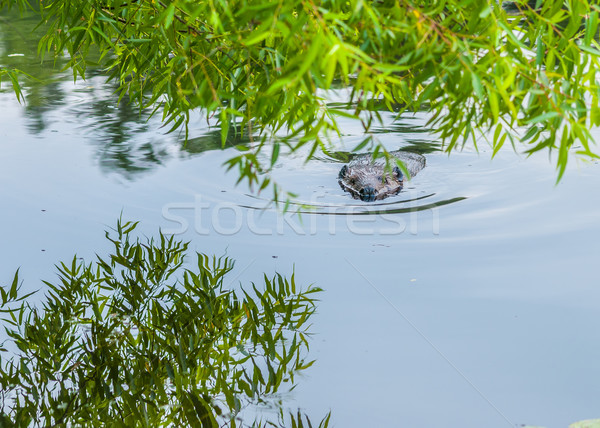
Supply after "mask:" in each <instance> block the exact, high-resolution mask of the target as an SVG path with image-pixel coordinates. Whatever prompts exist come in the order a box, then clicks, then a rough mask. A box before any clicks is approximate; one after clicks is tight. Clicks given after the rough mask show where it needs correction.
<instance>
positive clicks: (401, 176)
mask: <svg viewBox="0 0 600 428" xmlns="http://www.w3.org/2000/svg"><path fill="white" fill-rule="evenodd" d="M392 171H393V172H394V174H396V177H397V178H398V180H400V181H402V180H404V174H402V170H401V169H400V168H398V167H397V166H395V167H394V169H393V170H392Z"/></svg>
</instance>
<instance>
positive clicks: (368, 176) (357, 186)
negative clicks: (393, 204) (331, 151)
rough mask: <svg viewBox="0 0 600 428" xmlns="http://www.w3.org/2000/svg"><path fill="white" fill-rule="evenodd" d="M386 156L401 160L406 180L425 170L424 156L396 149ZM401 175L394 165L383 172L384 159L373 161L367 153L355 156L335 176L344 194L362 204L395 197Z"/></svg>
mask: <svg viewBox="0 0 600 428" xmlns="http://www.w3.org/2000/svg"><path fill="white" fill-rule="evenodd" d="M390 155H392V156H393V157H395V158H397V159H399V160H401V161H402V162H403V163H404V165H405V166H406V169H407V170H408V172H409V174H410V177H411V178H412V177H414V176H415V175H417V173H418V172H419V171H421V170H422V169H423V168H424V167H425V157H424V156H422V155H419V154H417V153H411V152H405V151H402V150H397V151H394V152H390ZM404 180H405V177H404V174H403V173H402V170H401V169H400V168H398V167H397V166H394V167H393V168H392V169H391V172H390V171H389V170H388V171H386V170H385V159H378V160H376V161H373V158H372V156H371V155H370V154H365V155H358V156H356V157H355V158H354V159H352V161H350V163H349V164H348V165H344V166H343V167H342V169H341V170H340V173H339V174H338V182H339V183H340V186H341V187H342V189H344V191H346V192H349V193H350V194H351V195H352V197H353V198H354V199H360V200H362V201H365V202H373V201H378V200H381V199H384V198H387V197H388V196H392V195H396V194H398V193H399V192H400V191H401V190H402V187H403V186H404Z"/></svg>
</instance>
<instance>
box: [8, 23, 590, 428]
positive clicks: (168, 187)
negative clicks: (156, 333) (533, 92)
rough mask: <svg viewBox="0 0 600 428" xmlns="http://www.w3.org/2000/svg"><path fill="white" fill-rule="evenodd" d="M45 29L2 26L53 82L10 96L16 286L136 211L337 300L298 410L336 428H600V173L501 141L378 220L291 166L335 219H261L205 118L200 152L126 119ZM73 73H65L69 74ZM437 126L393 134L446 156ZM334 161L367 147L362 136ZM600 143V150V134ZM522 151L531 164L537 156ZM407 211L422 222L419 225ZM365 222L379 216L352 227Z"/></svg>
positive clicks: (91, 249) (197, 244)
mask: <svg viewBox="0 0 600 428" xmlns="http://www.w3.org/2000/svg"><path fill="white" fill-rule="evenodd" d="M30 27H31V26H30V25H28V23H27V22H24V21H18V20H16V19H14V17H13V18H11V19H10V20H9V19H6V18H3V19H0V64H4V65H6V64H8V65H14V66H18V67H21V68H24V69H25V71H27V72H29V73H31V74H33V75H41V77H43V79H44V82H43V83H37V82H25V86H26V88H25V92H26V94H27V102H26V103H25V104H24V105H20V104H19V103H17V101H16V100H15V97H14V94H13V93H12V92H11V91H10V89H9V88H8V87H7V85H6V82H4V81H3V82H2V90H1V92H0V204H1V209H0V260H2V263H1V265H0V281H1V282H3V283H8V282H9V281H10V280H11V279H12V276H13V274H14V271H15V270H16V269H17V268H19V267H20V268H21V276H22V278H23V279H24V281H25V282H24V287H25V288H26V289H37V288H40V287H41V281H40V280H41V279H52V278H53V277H54V275H55V274H54V268H53V265H54V264H55V263H56V262H58V261H60V260H65V259H66V260H68V259H70V258H71V257H72V255H73V253H75V252H76V253H77V254H78V255H80V256H82V257H85V258H86V259H88V260H92V259H93V256H94V254H95V253H99V254H100V253H103V252H105V251H107V250H108V249H109V248H108V246H107V244H106V242H105V239H104V236H103V231H104V230H105V229H106V228H108V227H111V226H113V225H114V224H115V221H116V219H117V218H118V217H119V215H120V214H121V212H123V216H124V217H125V218H126V219H134V220H140V221H141V226H140V227H141V231H142V232H143V233H145V234H148V235H151V234H154V233H155V232H156V231H157V230H158V229H159V228H162V229H163V230H164V231H167V232H171V233H177V234H179V235H181V237H182V238H184V239H187V240H190V241H191V247H192V249H194V250H198V251H203V252H206V253H209V254H217V255H221V254H228V255H229V256H231V257H233V258H234V259H235V260H236V261H237V265H236V270H235V271H234V274H233V275H232V276H231V277H230V281H231V286H237V285H238V284H239V283H240V282H241V283H243V284H247V283H249V282H250V281H252V280H254V281H260V278H261V276H262V273H263V272H266V273H267V274H269V275H270V274H272V273H273V272H275V271H279V272H281V273H282V274H291V273H292V271H295V273H296V276H297V279H298V282H299V283H303V284H310V283H314V284H315V285H318V286H320V287H322V288H324V289H325V292H324V293H322V295H321V302H320V304H319V311H318V315H316V316H315V317H314V319H313V330H314V332H315V333H316V334H315V335H314V337H313V340H312V342H311V356H312V357H313V358H315V359H316V360H317V361H316V363H315V365H314V366H313V367H311V368H310V369H309V370H308V371H307V372H306V375H304V376H301V377H300V379H299V385H298V388H297V389H296V390H295V392H294V393H293V394H292V395H291V396H290V397H289V404H290V406H292V407H293V406H299V407H301V408H303V409H305V410H306V411H307V412H308V413H309V414H310V415H311V416H313V419H317V418H318V417H319V416H323V415H324V414H325V413H326V412H327V411H328V410H331V411H332V421H333V422H334V425H335V426H337V427H364V426H402V427H432V426H436V427H508V426H514V425H520V424H529V425H537V426H544V427H548V428H551V427H565V426H567V425H568V424H569V423H572V422H575V421H578V420H582V419H588V418H598V417H600V404H599V403H600V333H599V329H598V325H599V321H600V311H599V310H598V307H599V305H600V280H599V279H598V275H599V274H598V272H599V269H598V265H597V263H598V261H599V260H600V259H599V256H600V244H599V238H600V234H599V232H600V200H599V198H598V189H599V188H600V165H598V164H597V163H593V162H592V163H586V162H581V161H576V160H575V158H574V157H573V158H572V161H571V162H570V164H569V167H568V169H567V172H566V174H565V177H564V179H563V180H562V181H561V183H560V184H559V185H557V186H555V185H554V183H555V179H556V171H555V169H554V166H553V159H548V156H547V153H542V154H539V155H536V156H533V157H531V158H526V157H525V156H524V155H520V154H518V153H515V152H514V151H513V150H512V149H511V148H510V147H509V148H507V149H506V150H502V151H501V152H500V153H499V154H498V155H497V157H496V158H495V159H494V160H490V158H491V150H489V148H488V145H487V143H485V141H483V140H482V141H481V142H480V144H479V145H480V153H479V154H478V153H476V152H475V151H474V150H472V149H470V148H467V149H465V150H464V151H463V152H456V153H453V154H452V155H451V156H449V157H448V155H447V154H444V153H441V152H439V151H433V152H429V153H427V154H426V157H427V167H426V168H425V169H424V170H423V171H422V172H421V173H420V174H419V175H418V176H417V177H416V178H415V179H414V180H413V181H412V183H411V184H410V186H409V188H408V189H406V191H404V192H402V193H401V194H400V195H398V196H397V197H394V198H389V199H386V200H384V201H382V203H383V204H384V205H379V206H374V205H368V204H364V203H361V202H357V201H354V200H352V199H350V197H349V196H348V195H347V194H344V193H343V192H342V190H341V189H340V188H339V186H338V184H337V180H336V176H337V171H338V170H339V168H340V165H341V164H340V163H336V162H335V161H334V160H333V158H331V157H328V156H326V155H320V156H319V158H318V159H317V160H314V161H311V162H309V163H308V164H306V165H304V162H303V161H304V158H303V155H304V154H303V153H300V154H297V155H294V156H286V157H283V158H282V159H283V161H282V163H281V164H280V165H277V168H276V171H275V178H276V179H277V180H278V182H279V183H280V184H281V185H282V186H283V187H284V188H285V189H286V190H289V191H292V192H295V193H297V194H298V197H297V201H299V202H305V203H312V204H313V205H316V211H317V214H310V213H305V214H302V216H301V217H300V218H298V217H297V216H294V215H292V214H286V215H284V216H282V215H278V214H277V211H276V210H274V209H267V210H261V209H260V208H262V207H264V206H265V203H266V200H267V199H268V197H269V196H270V193H266V194H264V195H258V196H257V195H255V194H251V192H249V191H248V189H247V188H246V187H245V186H244V185H240V186H237V187H236V186H235V181H236V179H237V176H236V173H235V172H233V173H226V172H225V169H224V168H223V167H222V166H221V165H222V163H223V162H224V161H225V160H227V159H228V158H230V157H231V156H233V155H234V154H235V152H234V151H233V149H228V150H225V151H220V150H214V149H215V148H216V147H217V146H218V145H219V141H220V140H219V138H220V137H219V135H220V134H219V131H218V130H215V129H210V128H208V126H207V125H206V123H205V121H203V120H202V119H201V118H200V117H198V118H197V120H195V121H194V123H193V124H192V134H193V136H194V137H195V138H194V139H193V140H192V142H191V143H190V145H188V146H187V147H186V148H182V143H181V139H180V138H179V136H178V135H177V134H170V135H165V134H164V130H163V129H160V122H159V120H158V119H151V120H149V121H146V117H140V116H139V114H138V112H137V111H136V110H135V108H134V107H130V106H128V105H126V104H121V105H117V104H116V96H115V95H114V94H113V93H112V92H113V90H114V88H113V87H112V86H111V85H110V84H107V83H106V82H105V79H104V78H103V77H102V76H101V75H100V74H99V73H96V75H95V76H94V77H91V78H90V79H88V80H87V81H85V82H83V81H80V82H78V83H77V84H73V81H72V78H71V76H70V75H69V74H68V73H59V72H57V71H56V70H54V71H52V69H51V66H52V63H51V62H50V63H45V64H44V65H43V66H40V64H39V60H36V59H35V51H36V47H35V43H36V42H35V37H33V36H31V35H29V32H28V31H26V29H28V28H30ZM58 65H59V66H60V64H58ZM425 119H426V117H424V116H422V115H420V116H417V117H414V118H413V117H407V118H406V119H405V120H403V121H401V122H400V123H399V124H392V123H391V121H390V123H389V126H386V129H385V132H381V133H379V134H378V137H379V138H380V139H381V141H382V142H383V143H384V144H385V145H386V146H387V147H388V148H389V149H397V148H399V147H402V146H406V145H410V146H412V147H413V148H420V149H423V150H424V151H430V150H429V149H431V148H432V147H433V148H435V147H436V146H437V142H436V141H435V138H434V137H432V136H431V135H430V134H429V133H428V132H423V131H426V129H424V123H425ZM343 129H344V131H345V132H346V134H347V135H345V136H344V138H343V139H342V140H339V139H334V145H335V147H334V150H340V151H344V150H346V151H347V150H349V149H351V148H352V147H353V145H355V144H357V142H358V141H360V140H361V138H362V135H361V130H360V128H359V127H356V126H355V125H352V124H344V125H343ZM595 135H596V136H598V137H600V133H598V132H597V131H595ZM518 149H519V151H522V150H523V149H522V148H518ZM406 208H423V209H422V210H420V211H417V210H414V211H412V212H402V211H403V210H405V209H406ZM364 209H370V210H374V209H375V210H379V211H384V212H385V213H384V214H376V215H352V214H353V213H354V214H358V213H360V212H362V211H363V210H364Z"/></svg>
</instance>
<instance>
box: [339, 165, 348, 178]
mask: <svg viewBox="0 0 600 428" xmlns="http://www.w3.org/2000/svg"><path fill="white" fill-rule="evenodd" d="M346 174H348V165H344V166H343V167H342V169H340V173H339V174H338V178H344V177H346Z"/></svg>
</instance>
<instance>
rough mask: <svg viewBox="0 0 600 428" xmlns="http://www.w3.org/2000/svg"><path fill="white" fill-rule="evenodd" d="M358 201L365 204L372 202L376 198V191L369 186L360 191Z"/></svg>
mask: <svg viewBox="0 0 600 428" xmlns="http://www.w3.org/2000/svg"><path fill="white" fill-rule="evenodd" d="M359 196H360V200H361V201H365V202H373V201H374V200H375V197H376V196H377V190H375V189H374V188H373V187H371V186H367V187H364V188H362V189H360V194H359Z"/></svg>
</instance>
